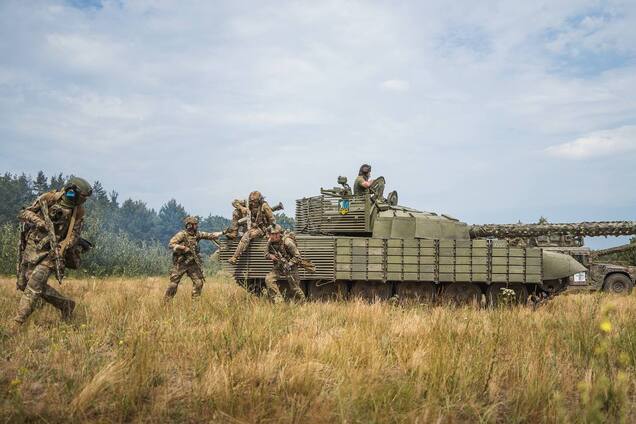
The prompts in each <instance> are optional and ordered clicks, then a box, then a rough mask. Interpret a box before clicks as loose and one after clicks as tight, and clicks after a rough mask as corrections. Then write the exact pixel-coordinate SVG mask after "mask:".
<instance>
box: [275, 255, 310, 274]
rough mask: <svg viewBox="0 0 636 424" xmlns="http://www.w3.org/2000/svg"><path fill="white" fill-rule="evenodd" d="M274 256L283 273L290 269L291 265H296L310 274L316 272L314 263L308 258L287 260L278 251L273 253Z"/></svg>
mask: <svg viewBox="0 0 636 424" xmlns="http://www.w3.org/2000/svg"><path fill="white" fill-rule="evenodd" d="M274 256H276V259H277V260H278V261H280V262H281V264H282V268H283V271H284V272H285V273H288V272H289V271H291V268H292V266H293V265H298V266H299V267H300V268H302V269H304V270H305V271H307V272H308V273H310V274H313V273H315V272H316V265H314V263H313V262H312V261H310V260H309V259H304V258H300V259H299V260H298V261H293V260H292V261H288V260H287V259H285V258H284V257H283V255H282V254H281V253H280V252H276V253H274Z"/></svg>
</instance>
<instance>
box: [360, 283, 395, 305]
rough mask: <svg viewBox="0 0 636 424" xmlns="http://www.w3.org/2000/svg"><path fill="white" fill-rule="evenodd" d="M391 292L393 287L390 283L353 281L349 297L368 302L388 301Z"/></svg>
mask: <svg viewBox="0 0 636 424" xmlns="http://www.w3.org/2000/svg"><path fill="white" fill-rule="evenodd" d="M392 292H393V285H392V284H391V283H381V282H378V281H354V282H353V285H352V286H351V297H354V298H359V299H364V300H367V301H369V302H378V301H382V300H388V299H389V297H391V294H392Z"/></svg>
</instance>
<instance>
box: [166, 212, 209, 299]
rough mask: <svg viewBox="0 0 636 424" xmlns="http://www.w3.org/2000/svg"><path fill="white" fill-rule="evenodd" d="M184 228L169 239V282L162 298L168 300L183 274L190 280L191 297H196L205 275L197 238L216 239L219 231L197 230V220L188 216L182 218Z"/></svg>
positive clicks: (174, 291)
mask: <svg viewBox="0 0 636 424" xmlns="http://www.w3.org/2000/svg"><path fill="white" fill-rule="evenodd" d="M184 224H185V230H181V231H179V232H178V233H177V234H175V235H174V237H172V238H171V239H170V242H169V244H168V246H169V247H170V250H172V252H173V253H172V269H171V270H170V284H169V285H168V288H167V289H166V293H165V295H164V300H166V301H168V300H170V299H172V298H173V297H174V296H175V294H177V289H178V288H179V283H180V282H181V278H183V276H184V275H185V274H188V277H190V279H191V280H192V297H193V298H194V297H198V296H200V295H201V290H203V283H204V282H205V277H204V275H203V264H202V261H201V256H200V255H199V240H216V239H218V238H219V236H220V235H221V233H207V232H204V231H198V227H199V220H198V219H197V218H196V217H193V216H189V217H187V218H186V219H185V220H184Z"/></svg>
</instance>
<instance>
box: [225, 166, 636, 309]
mask: <svg viewBox="0 0 636 424" xmlns="http://www.w3.org/2000/svg"><path fill="white" fill-rule="evenodd" d="M338 183H339V184H340V186H339V187H334V188H332V189H321V191H320V195H318V196H313V197H306V198H302V199H299V200H297V201H296V228H295V234H296V240H297V243H298V247H299V250H300V251H301V254H302V255H303V257H304V258H305V259H309V260H311V261H312V262H313V263H314V265H315V266H316V271H315V272H314V273H311V274H310V273H307V272H305V271H301V279H302V283H303V284H304V286H305V287H304V289H305V291H306V293H307V295H308V296H309V298H313V299H335V298H347V297H361V298H365V299H370V300H374V299H378V300H382V299H388V298H390V297H392V296H395V297H397V299H400V300H418V301H434V300H440V301H447V302H451V303H455V304H464V303H477V304H479V303H480V302H481V300H482V297H483V296H484V295H485V298H486V300H487V302H488V303H489V304H496V303H498V302H500V301H501V300H502V298H506V299H508V296H511V297H512V298H513V299H515V301H517V302H520V303H525V302H526V301H527V300H528V298H529V297H532V298H533V299H541V298H545V297H549V296H551V295H553V294H555V293H558V292H560V291H562V290H564V289H565V288H566V287H567V286H568V282H569V281H570V279H571V277H573V276H574V275H575V274H578V273H581V272H586V271H587V270H586V268H585V267H584V266H583V265H582V264H581V263H580V262H578V261H577V260H576V259H574V258H573V257H572V256H571V255H566V254H563V253H561V252H556V251H553V250H549V249H544V248H541V247H538V246H529V245H525V244H523V243H516V242H514V240H510V239H509V237H506V238H504V239H500V238H497V234H496V232H497V231H500V230H501V227H506V226H469V225H467V224H466V223H464V222H461V221H459V220H458V219H456V218H453V217H451V216H448V215H445V214H436V213H432V212H423V211H419V210H416V209H412V208H409V207H405V206H400V205H398V195H397V193H396V192H392V193H390V194H388V195H387V196H386V197H384V185H385V181H384V178H382V177H379V178H377V179H376V180H375V181H374V183H373V185H372V186H371V187H370V190H369V193H368V194H363V195H353V194H352V191H351V189H350V187H349V186H348V184H347V181H346V178H345V177H340V178H339V179H338ZM632 224H633V227H634V228H636V223H632ZM551 225H555V224H551ZM574 225H575V226H576V225H577V224H574ZM527 228H528V227H527V226H526V231H528V229H527ZM493 231H494V233H493ZM621 231H627V230H625V229H624V228H623V229H622V230H621ZM629 231H632V230H629ZM510 232H511V231H509V233H510ZM526 236H527V235H526ZM236 243H237V242H236V241H225V242H223V243H222V245H221V249H220V252H219V255H220V260H221V261H222V263H223V264H224V267H225V269H226V270H227V271H228V272H230V273H231V274H232V275H233V277H234V278H235V280H236V281H237V282H238V283H239V284H241V285H243V286H244V287H246V288H247V289H248V290H250V291H252V292H254V293H259V292H260V291H261V290H262V288H263V286H264V278H265V275H266V274H267V273H268V272H269V270H271V267H272V264H271V263H270V261H269V260H267V259H265V257H264V254H263V252H264V248H265V243H266V240H265V239H259V240H254V241H253V242H252V243H251V244H250V247H249V249H248V251H246V252H245V253H244V254H243V255H242V256H241V258H240V260H239V261H238V263H237V264H236V265H235V266H233V265H230V264H228V262H227V260H228V259H229V257H230V256H231V255H232V252H233V251H234V249H235V248H236ZM281 286H282V287H281V288H282V289H283V291H284V290H285V283H284V282H283V283H282V284H281ZM503 289H507V290H503Z"/></svg>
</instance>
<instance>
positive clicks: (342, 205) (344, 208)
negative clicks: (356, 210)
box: [338, 199, 349, 215]
mask: <svg viewBox="0 0 636 424" xmlns="http://www.w3.org/2000/svg"><path fill="white" fill-rule="evenodd" d="M338 212H340V215H346V214H348V213H349V199H340V200H339V201H338Z"/></svg>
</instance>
